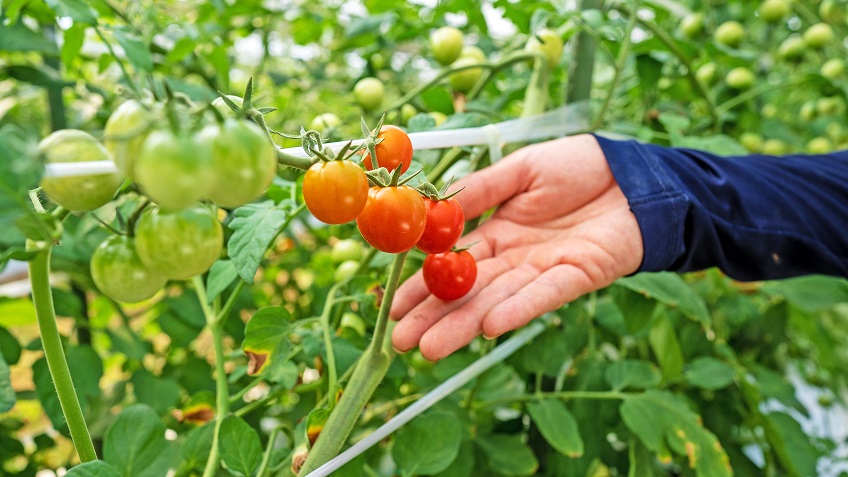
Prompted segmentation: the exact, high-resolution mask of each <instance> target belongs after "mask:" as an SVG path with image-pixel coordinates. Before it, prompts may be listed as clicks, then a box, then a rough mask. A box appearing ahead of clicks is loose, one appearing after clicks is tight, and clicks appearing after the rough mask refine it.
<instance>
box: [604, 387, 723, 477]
mask: <svg viewBox="0 0 848 477" xmlns="http://www.w3.org/2000/svg"><path fill="white" fill-rule="evenodd" d="M619 413H620V414H621V418H622V419H623V420H624V423H625V424H626V425H627V427H628V428H629V429H630V430H631V431H633V433H634V434H636V436H638V437H639V439H640V440H641V441H642V443H643V444H645V446H646V447H647V448H648V449H650V450H651V451H652V452H654V453H655V454H658V455H659V456H660V457H662V456H664V455H666V454H667V452H668V450H669V449H671V450H672V451H674V452H675V453H676V454H678V455H681V456H683V457H685V459H686V462H687V464H688V465H689V467H690V468H693V469H695V472H696V474H697V476H698V477H730V476H732V475H733V471H732V469H731V468H730V464H729V461H728V458H727V454H726V453H725V452H724V449H723V448H722V447H721V444H720V443H719V442H718V439H716V437H715V435H713V434H712V433H711V432H710V431H708V430H707V429H705V428H704V427H703V426H702V425H701V423H700V419H699V416H698V415H697V414H695V413H694V412H692V411H691V410H690V409H689V408H688V407H686V405H685V404H683V403H682V402H681V401H680V400H679V399H678V398H677V397H675V396H674V395H673V394H671V393H669V392H666V391H657V390H649V391H646V392H644V393H642V394H628V395H626V397H625V398H624V402H623V403H622V405H621V406H620V407H619Z"/></svg>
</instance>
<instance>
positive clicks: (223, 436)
mask: <svg viewBox="0 0 848 477" xmlns="http://www.w3.org/2000/svg"><path fill="white" fill-rule="evenodd" d="M218 450H219V451H220V453H221V461H222V462H223V463H224V466H226V468H227V470H229V471H230V473H232V474H234V475H241V476H251V475H253V471H254V470H256V468H257V467H259V463H260V461H261V460H262V443H261V442H260V441H259V435H258V434H257V433H256V431H255V430H254V429H253V428H252V427H250V424H248V423H246V422H245V421H244V419H242V418H240V417H237V416H227V417H226V418H225V419H224V422H222V423H221V432H220V436H219V437H218Z"/></svg>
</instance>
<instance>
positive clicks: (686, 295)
mask: <svg viewBox="0 0 848 477" xmlns="http://www.w3.org/2000/svg"><path fill="white" fill-rule="evenodd" d="M616 283H617V284H619V285H622V286H624V287H627V288H629V289H631V290H633V291H635V292H639V293H642V294H643V295H645V296H647V297H649V298H652V299H654V300H657V301H659V302H660V303H665V304H666V305H669V306H672V307H675V308H678V309H679V310H680V311H682V312H683V314H684V315H686V316H688V317H689V318H692V319H694V320H696V321H698V322H701V323H703V324H704V325H705V326H709V325H710V323H711V321H712V319H711V318H710V313H709V311H708V310H707V305H706V303H705V302H704V299H703V298H701V297H700V296H699V295H698V294H697V293H695V290H693V289H692V287H690V286H689V284H687V283H686V282H685V281H684V280H683V278H681V277H680V275H678V274H676V273H672V272H660V273H641V274H639V275H636V276H632V277H627V278H622V279H620V280H618V281H617V282H616Z"/></svg>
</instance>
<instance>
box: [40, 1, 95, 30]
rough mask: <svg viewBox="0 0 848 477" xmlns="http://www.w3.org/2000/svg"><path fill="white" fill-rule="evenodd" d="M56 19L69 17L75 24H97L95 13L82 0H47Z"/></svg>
mask: <svg viewBox="0 0 848 477" xmlns="http://www.w3.org/2000/svg"><path fill="white" fill-rule="evenodd" d="M47 5H48V6H49V7H50V8H52V9H53V11H54V12H56V16H57V17H71V18H72V19H73V20H74V21H75V22H83V23H88V24H90V25H94V24H95V23H97V11H96V10H95V9H93V8H91V6H90V5H89V3H88V2H85V1H83V0H47Z"/></svg>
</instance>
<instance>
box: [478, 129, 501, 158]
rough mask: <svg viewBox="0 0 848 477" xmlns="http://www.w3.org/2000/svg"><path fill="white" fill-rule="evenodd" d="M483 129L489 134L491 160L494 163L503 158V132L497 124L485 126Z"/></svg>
mask: <svg viewBox="0 0 848 477" xmlns="http://www.w3.org/2000/svg"><path fill="white" fill-rule="evenodd" d="M483 130H484V131H486V134H487V135H488V136H489V161H491V163H492V164H494V163H496V162H498V161H500V160H501V159H502V158H503V150H501V132H500V130H499V129H498V126H497V125H495V124H489V125H488V126H483Z"/></svg>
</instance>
